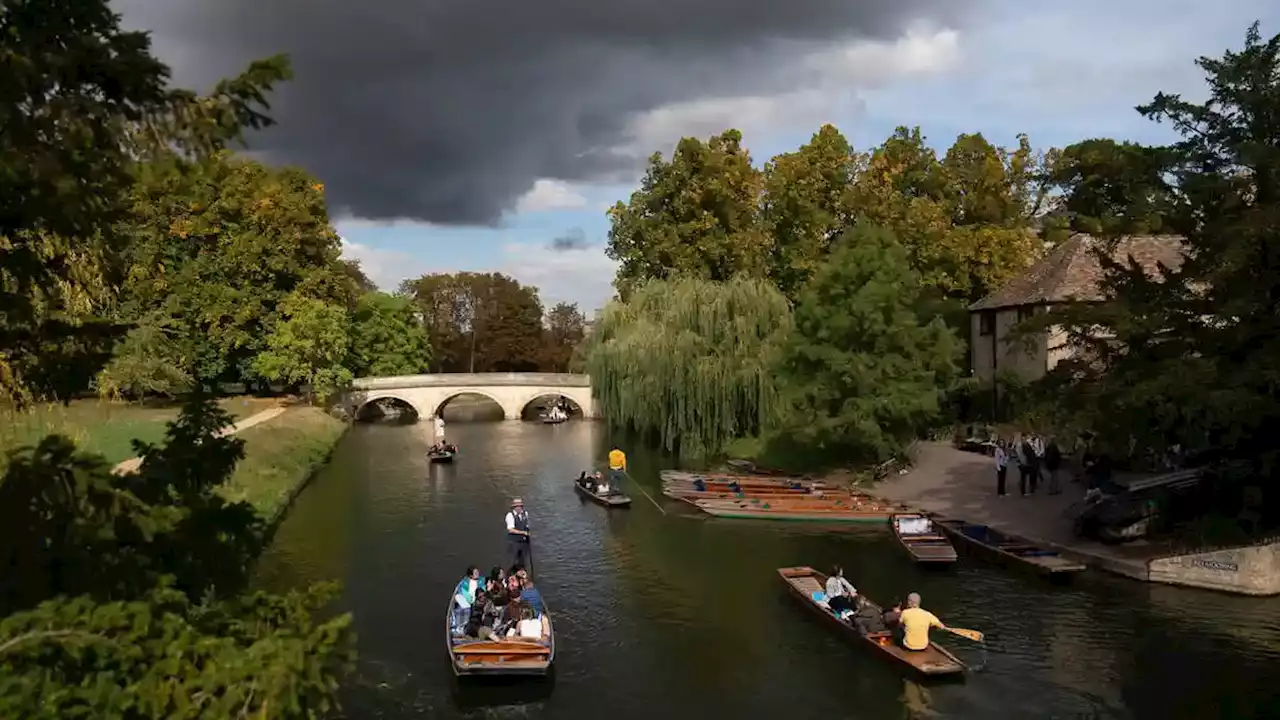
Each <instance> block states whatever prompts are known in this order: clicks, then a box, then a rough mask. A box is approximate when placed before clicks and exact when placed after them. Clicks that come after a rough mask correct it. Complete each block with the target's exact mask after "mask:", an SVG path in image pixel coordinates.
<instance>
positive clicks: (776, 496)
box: [662, 487, 849, 501]
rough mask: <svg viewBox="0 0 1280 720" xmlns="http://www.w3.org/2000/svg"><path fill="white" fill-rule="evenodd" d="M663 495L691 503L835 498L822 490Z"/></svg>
mask: <svg viewBox="0 0 1280 720" xmlns="http://www.w3.org/2000/svg"><path fill="white" fill-rule="evenodd" d="M662 494H663V495H666V496H667V497H669V498H672V499H674V500H689V501H692V500H732V499H735V498H737V499H743V498H749V499H752V500H783V499H787V498H792V499H796V498H820V497H832V496H833V495H832V494H831V493H827V492H824V491H822V490H818V491H815V492H813V493H803V492H794V491H792V492H786V491H782V490H778V491H763V490H761V491H757V490H744V491H742V492H733V491H732V490H718V489H717V490H696V489H693V488H682V487H664V488H662ZM836 497H849V496H848V495H842V496H841V495H836Z"/></svg>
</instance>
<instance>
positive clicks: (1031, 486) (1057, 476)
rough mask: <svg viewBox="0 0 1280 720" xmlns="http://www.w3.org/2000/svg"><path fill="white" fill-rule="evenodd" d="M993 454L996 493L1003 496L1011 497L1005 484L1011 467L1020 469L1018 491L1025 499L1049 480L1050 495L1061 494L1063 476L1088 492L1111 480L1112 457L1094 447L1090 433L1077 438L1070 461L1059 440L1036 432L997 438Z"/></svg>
mask: <svg viewBox="0 0 1280 720" xmlns="http://www.w3.org/2000/svg"><path fill="white" fill-rule="evenodd" d="M994 454H995V464H996V494H997V495H998V496H1000V497H1004V496H1006V495H1008V494H1009V493H1008V488H1007V485H1006V481H1007V478H1008V473H1009V466H1010V465H1011V464H1012V465H1013V466H1015V467H1016V468H1017V469H1018V490H1019V493H1020V494H1021V495H1022V497H1028V496H1031V495H1035V494H1036V491H1037V489H1039V486H1040V484H1041V483H1042V482H1044V481H1046V480H1047V481H1048V486H1049V494H1050V495H1060V494H1062V476H1064V475H1068V474H1069V475H1070V476H1071V482H1073V483H1078V484H1080V483H1082V484H1084V485H1085V488H1086V490H1091V489H1094V488H1099V487H1103V486H1105V485H1106V484H1107V483H1109V482H1110V481H1111V477H1112V466H1111V456H1110V455H1109V454H1107V453H1105V452H1099V451H1098V450H1097V449H1096V448H1095V446H1094V436H1093V434H1092V433H1089V432H1086V433H1083V434H1081V435H1080V437H1079V438H1077V439H1076V442H1075V445H1074V447H1073V448H1072V451H1071V457H1069V458H1068V457H1066V456H1064V453H1063V451H1062V447H1061V445H1060V444H1059V442H1058V440H1057V439H1056V438H1054V437H1052V436H1050V437H1048V438H1045V437H1043V436H1041V435H1038V434H1036V433H1027V434H1022V433H1015V434H1014V435H1013V437H1012V438H1006V437H997V438H996V439H995V453H994ZM1068 465H1070V466H1071V467H1070V468H1068V467H1067V466H1068Z"/></svg>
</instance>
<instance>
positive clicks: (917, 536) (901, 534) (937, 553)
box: [889, 513, 956, 565]
mask: <svg viewBox="0 0 1280 720" xmlns="http://www.w3.org/2000/svg"><path fill="white" fill-rule="evenodd" d="M889 525H890V527H892V528H893V536H894V537H895V538H897V539H898V543H899V544H900V545H902V547H903V548H904V549H905V550H906V551H907V552H908V553H909V554H910V555H911V557H913V558H915V561H916V562H918V563H921V564H925V565H950V564H951V563H953V562H955V561H956V549H955V548H954V547H952V545H951V541H950V540H948V539H947V536H946V535H943V534H941V533H939V532H938V530H937V528H935V527H933V522H932V521H931V520H930V519H929V518H927V517H925V516H924V515H919V514H917V513H898V514H896V515H894V516H893V517H891V518H889Z"/></svg>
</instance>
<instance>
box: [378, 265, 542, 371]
mask: <svg viewBox="0 0 1280 720" xmlns="http://www.w3.org/2000/svg"><path fill="white" fill-rule="evenodd" d="M401 293H402V294H403V295H405V296H407V297H409V298H412V300H413V303H414V305H415V306H416V307H417V309H418V310H420V311H421V312H422V314H423V320H424V322H425V323H426V326H427V334H428V337H429V338H430V344H431V348H432V351H433V352H432V354H433V358H432V363H433V366H432V367H433V369H434V370H436V371H437V372H523V371H530V370H537V369H538V363H539V358H540V356H541V354H542V301H541V300H539V299H538V291H537V290H536V289H534V288H531V287H527V286H525V285H521V284H520V283H519V282H517V281H516V280H514V279H513V278H510V277H508V276H506V275H503V274H502V273H469V272H461V273H456V274H452V275H444V274H436V275H424V276H422V277H420V278H418V279H416V280H408V281H406V282H405V283H404V284H403V285H402V287H401Z"/></svg>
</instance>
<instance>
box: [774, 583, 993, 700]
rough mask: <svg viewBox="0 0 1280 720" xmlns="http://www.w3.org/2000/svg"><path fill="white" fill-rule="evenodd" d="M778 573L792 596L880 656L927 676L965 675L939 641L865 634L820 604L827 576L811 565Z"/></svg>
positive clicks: (911, 671)
mask: <svg viewBox="0 0 1280 720" xmlns="http://www.w3.org/2000/svg"><path fill="white" fill-rule="evenodd" d="M778 575H779V576H781V577H782V581H783V582H785V583H786V584H787V589H788V590H790V592H791V596H792V597H794V598H795V599H796V600H798V601H799V602H800V604H801V605H803V606H804V607H806V608H808V609H809V610H810V611H811V612H813V613H814V614H816V615H818V616H819V617H821V618H822V619H823V621H824V622H825V623H826V624H827V625H828V626H834V627H835V628H838V629H839V632H840V634H841V635H842V636H844V637H845V638H847V639H849V640H852V641H853V642H854V643H855V644H857V645H861V646H862V647H865V648H867V649H868V650H870V651H871V652H873V653H875V655H876V656H877V657H879V658H880V659H882V660H885V661H887V662H889V663H892V664H893V665H894V666H896V667H897V668H899V669H900V670H904V671H906V672H908V673H911V674H913V675H916V676H919V677H926V678H939V677H952V678H956V677H964V672H965V671H966V670H967V669H968V667H967V666H966V665H965V664H964V663H963V662H961V661H960V659H959V658H957V657H956V656H955V655H952V654H951V653H950V652H948V651H947V649H946V648H944V647H942V646H940V645H938V644H937V643H934V642H931V643H929V649H928V650H923V651H921V652H911V651H909V650H904V649H903V648H902V647H900V646H899V645H898V644H897V643H896V642H894V641H893V636H892V634H891V633H888V632H878V633H870V634H867V635H863V634H862V633H860V632H858V629H857V628H856V627H854V626H853V625H852V624H851V623H848V622H846V621H844V620H841V619H840V618H838V617H836V616H835V614H834V613H832V612H831V610H830V609H828V608H826V607H823V606H822V605H819V604H818V603H817V602H816V601H814V599H813V594H814V593H815V592H822V591H823V588H824V587H825V586H826V583H827V576H826V575H823V574H822V573H820V572H818V571H817V570H814V569H813V568H810V567H789V568H778ZM863 601H864V602H867V603H868V604H870V605H871V606H873V607H876V608H877V609H879V607H878V606H876V605H875V603H872V602H870V601H868V600H867V599H866V597H865V596H863Z"/></svg>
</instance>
